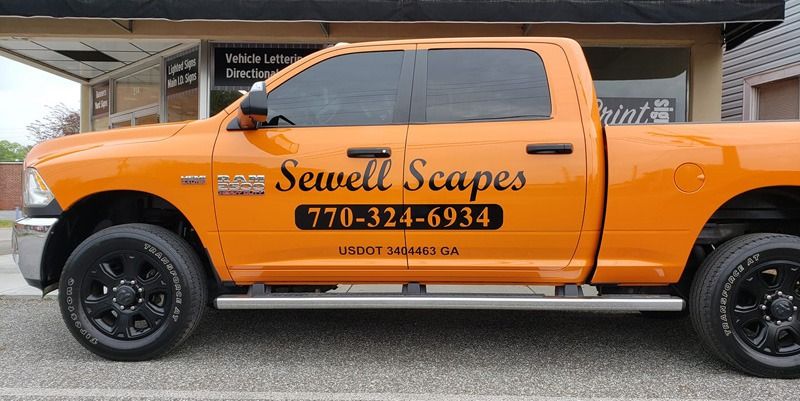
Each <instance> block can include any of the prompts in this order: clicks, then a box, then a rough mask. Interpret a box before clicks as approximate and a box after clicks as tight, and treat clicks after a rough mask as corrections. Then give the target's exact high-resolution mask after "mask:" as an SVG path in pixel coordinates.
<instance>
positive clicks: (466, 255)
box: [404, 43, 586, 282]
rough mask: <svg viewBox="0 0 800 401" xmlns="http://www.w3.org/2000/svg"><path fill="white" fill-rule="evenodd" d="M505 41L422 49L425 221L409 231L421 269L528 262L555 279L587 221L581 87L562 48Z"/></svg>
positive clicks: (417, 93) (418, 204) (416, 103)
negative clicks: (585, 215)
mask: <svg viewBox="0 0 800 401" xmlns="http://www.w3.org/2000/svg"><path fill="white" fill-rule="evenodd" d="M486 47H491V48H486ZM499 47H500V48H498V45H497V44H494V43H492V44H490V46H487V44H485V43H483V44H481V43H476V44H460V43H459V44H458V45H457V46H454V45H452V44H451V45H437V44H426V45H420V46H419V52H418V54H417V60H416V67H415V78H414V89H413V99H412V110H411V125H410V127H409V133H408V141H407V147H406V164H407V168H408V171H407V173H406V179H405V194H404V199H405V203H406V205H407V207H410V208H411V209H412V210H413V214H412V216H411V218H412V219H413V220H414V221H415V222H416V221H419V223H418V224H413V225H412V227H411V228H410V229H408V230H407V232H406V241H407V250H408V253H409V256H408V259H409V267H410V268H411V269H429V270H441V271H442V273H441V274H442V277H447V276H448V273H447V271H448V270H449V271H452V270H454V269H472V270H473V271H474V270H476V269H477V270H479V269H487V270H492V271H496V270H498V269H499V270H508V271H514V270H526V271H534V273H533V275H528V276H525V277H526V278H527V279H531V278H537V277H536V275H537V274H538V279H539V280H541V281H542V282H544V281H548V278H547V277H548V274H549V273H548V272H557V271H558V270H561V269H564V268H565V267H566V266H567V265H568V264H569V262H570V259H571V258H572V256H573V253H574V252H575V249H576V246H577V243H578V238H579V235H580V232H581V224H582V221H583V214H584V203H585V199H586V154H585V152H586V151H585V144H584V134H583V126H582V122H581V119H580V111H579V105H578V101H577V99H576V94H575V93H576V88H575V86H574V84H573V78H572V75H571V73H570V67H569V65H568V61H567V58H566V56H565V55H564V52H563V51H562V50H561V49H560V48H559V47H557V46H555V45H551V44H530V43H520V44H508V45H505V44H504V45H499ZM454 273H455V272H454ZM490 275H491V273H490ZM471 277H477V276H476V275H475V274H474V273H473V274H471ZM451 279H452V278H451Z"/></svg>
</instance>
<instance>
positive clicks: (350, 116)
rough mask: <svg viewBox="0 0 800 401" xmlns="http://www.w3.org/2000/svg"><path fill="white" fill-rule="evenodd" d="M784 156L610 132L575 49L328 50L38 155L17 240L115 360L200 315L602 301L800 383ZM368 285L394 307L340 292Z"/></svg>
mask: <svg viewBox="0 0 800 401" xmlns="http://www.w3.org/2000/svg"><path fill="white" fill-rule="evenodd" d="M798 155H800V124H797V123H771V122H767V123H742V124H669V125H632V126H609V127H603V126H602V124H601V121H600V118H599V114H598V108H597V99H596V95H595V90H594V87H593V84H592V79H591V76H590V74H589V69H588V67H587V64H586V61H585V59H584V56H583V53H582V50H581V47H580V46H579V45H578V44H577V43H576V42H574V41H572V40H569V39H561V38H467V39H432V40H405V41H389V42H376V43H362V44H352V45H339V46H334V47H331V48H328V49H325V50H322V51H319V52H317V53H314V54H312V55H310V56H308V57H305V58H303V59H302V60H300V61H298V62H296V63H295V64H293V65H291V66H290V67H288V68H286V69H284V70H283V71H280V72H279V73H277V74H275V75H274V76H272V77H271V78H270V79H268V80H267V81H266V82H258V83H256V84H255V85H254V86H253V88H252V90H251V91H250V93H249V94H247V95H246V96H244V97H243V98H242V99H241V100H239V101H237V102H235V103H234V104H232V105H230V106H229V107H228V108H226V109H225V110H224V111H222V112H220V113H219V114H217V115H216V116H213V117H211V118H209V119H206V120H201V121H194V122H183V123H174V124H162V125H152V126H145V127H139V128H130V129H119V130H114V131H110V132H99V133H87V134H80V135H74V136H70V137H65V138H60V139H56V140H53V141H48V142H45V143H42V144H40V145H38V146H36V147H35V148H34V149H33V150H32V151H31V152H30V154H29V155H28V157H27V159H26V161H25V167H26V169H25V173H24V174H25V180H24V181H25V184H24V185H25V190H24V193H25V196H24V203H25V213H26V217H25V218H23V219H22V220H19V221H17V222H16V224H15V226H14V240H13V243H14V247H15V254H16V260H17V263H18V265H19V268H20V270H21V272H22V274H23V275H24V276H25V278H26V279H27V280H28V282H29V283H30V284H31V285H33V286H36V287H38V288H41V289H42V290H43V291H44V292H45V293H46V292H49V291H52V290H54V289H58V290H59V303H60V307H61V311H62V315H63V317H64V321H65V322H66V324H67V326H68V327H69V330H70V331H71V332H72V334H73V335H74V336H75V337H76V338H77V340H78V341H79V342H80V343H81V344H82V345H84V346H85V347H86V348H88V349H89V350H91V351H93V352H95V353H97V354H98V355H101V356H103V357H106V358H110V359H115V360H143V359H149V358H154V357H156V356H159V355H162V354H164V353H166V352H167V351H169V350H171V349H173V348H174V347H176V346H177V345H178V344H180V343H181V342H182V341H183V340H184V339H185V338H186V337H187V336H188V335H189V334H190V333H191V332H192V330H193V329H194V328H195V327H196V326H197V323H198V321H199V320H200V318H201V316H202V314H203V311H204V309H205V308H206V306H207V305H209V304H210V305H213V306H214V307H216V308H219V309H237V308H238V309H243V308H244V309H270V308H300V309H304V308H445V309H479V308H486V309H526V310H589V311H597V310H611V311H641V312H642V313H644V314H647V315H678V316H680V315H681V314H689V315H690V316H691V319H692V322H693V324H694V326H695V327H696V329H697V332H698V334H699V336H700V338H702V340H703V341H704V342H705V344H706V345H707V346H708V348H709V349H710V350H712V351H713V352H714V353H716V354H717V355H719V357H720V358H722V359H724V360H725V361H727V362H729V363H730V364H732V365H734V366H735V367H738V368H739V369H741V370H744V371H746V372H749V373H751V374H755V375H760V376H768V377H800V321H799V320H800V319H798V317H799V316H798V311H797V308H798V306H800V237H798V235H800V156H798ZM366 283H372V284H374V283H385V284H397V285H398V288H400V287H401V285H402V291H398V292H397V293H371V294H354V293H348V292H342V291H341V290H339V291H337V290H336V287H337V285H341V284H366ZM432 284H439V285H443V284H444V285H446V284H460V285H466V284H494V285H539V286H552V287H553V288H554V290H553V291H552V295H540V294H528V295H520V294H512V293H504V294H492V293H474V292H470V293H460V294H459V293H453V292H452V291H449V292H446V293H435V292H433V291H431V292H428V291H427V290H426V286H427V285H432ZM495 288H496V287H495ZM590 290H591V291H590ZM584 291H585V293H584Z"/></svg>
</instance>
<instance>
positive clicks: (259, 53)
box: [214, 45, 322, 89]
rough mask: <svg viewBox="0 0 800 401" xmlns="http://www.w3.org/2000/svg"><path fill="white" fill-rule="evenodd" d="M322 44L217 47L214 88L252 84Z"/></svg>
mask: <svg viewBox="0 0 800 401" xmlns="http://www.w3.org/2000/svg"><path fill="white" fill-rule="evenodd" d="M321 47H322V46H319V45H317V46H303V47H299V46H298V47H279V46H275V47H271V46H270V47H268V46H258V45H249V46H247V45H239V46H236V45H232V46H219V47H215V48H214V88H215V89H217V88H220V87H244V88H248V89H249V88H250V86H252V85H253V83H254V82H256V81H263V80H265V79H267V78H269V77H270V76H272V75H273V74H275V73H276V72H278V71H280V70H281V69H283V68H285V67H287V66H288V65H290V64H292V63H294V62H295V61H297V60H300V59H301V58H303V57H305V56H307V55H309V54H311V53H313V52H315V51H317V50H319V49H320V48H321Z"/></svg>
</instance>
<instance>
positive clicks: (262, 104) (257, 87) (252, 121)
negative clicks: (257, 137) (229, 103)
mask: <svg viewBox="0 0 800 401" xmlns="http://www.w3.org/2000/svg"><path fill="white" fill-rule="evenodd" d="M238 120H239V128H240V129H256V128H258V123H263V122H266V121H267V88H266V85H264V82H263V81H261V82H256V83H254V84H253V87H252V88H250V93H248V94H247V96H246V97H245V98H244V100H242V103H240V104H239V115H238Z"/></svg>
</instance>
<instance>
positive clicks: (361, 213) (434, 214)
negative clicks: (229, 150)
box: [217, 159, 526, 230]
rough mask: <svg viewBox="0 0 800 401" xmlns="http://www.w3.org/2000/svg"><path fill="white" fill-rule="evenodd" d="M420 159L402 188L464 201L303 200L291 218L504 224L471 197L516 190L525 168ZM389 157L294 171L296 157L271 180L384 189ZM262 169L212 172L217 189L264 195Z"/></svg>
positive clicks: (299, 222)
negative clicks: (458, 195) (454, 166)
mask: <svg viewBox="0 0 800 401" xmlns="http://www.w3.org/2000/svg"><path fill="white" fill-rule="evenodd" d="M426 166H427V162H426V161H425V160H424V159H414V160H412V161H411V162H410V163H409V164H408V171H407V174H405V177H406V178H405V182H404V183H403V188H404V189H405V190H407V191H412V192H413V191H419V190H422V189H425V190H431V191H461V192H465V193H466V195H467V197H468V199H469V202H470V203H465V204H425V205H422V204H410V205H409V204H382V205H363V204H359V205H308V204H303V205H299V206H297V208H296V209H295V224H296V226H297V228H299V229H301V230H347V229H350V230H359V229H401V230H402V229H410V230H418V229H422V230H458V229H462V230H463V229H466V230H496V229H498V228H500V227H502V225H503V208H502V207H501V206H500V205H497V204H479V203H473V202H476V201H477V200H478V197H479V194H480V193H481V192H483V191H486V190H488V189H490V188H493V189H494V190H497V191H519V190H520V189H522V188H524V187H525V183H526V178H525V172H524V171H517V172H510V171H507V170H501V171H498V172H492V171H486V170H478V171H472V172H469V171H464V170H457V171H449V172H446V171H441V170H435V169H430V168H426ZM391 168H392V161H391V160H384V161H382V162H378V161H377V160H370V161H368V162H367V164H366V165H365V167H364V170H363V171H351V172H324V171H304V172H299V171H298V170H299V169H300V162H298V161H297V160H295V159H287V160H284V161H283V163H282V164H281V169H280V171H281V178H280V179H279V180H278V182H276V183H275V184H274V187H275V189H276V190H277V191H279V192H288V191H296V190H297V191H303V192H309V191H319V192H324V191H328V192H333V191H367V192H369V191H386V190H388V189H389V188H391V187H392V183H391V182H388V180H387V178H388V176H389V172H390V170H391ZM266 185H267V184H266V183H265V182H264V176H263V175H235V176H233V177H230V176H227V175H220V176H217V190H218V193H219V194H220V195H263V194H264V192H265V188H266Z"/></svg>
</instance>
